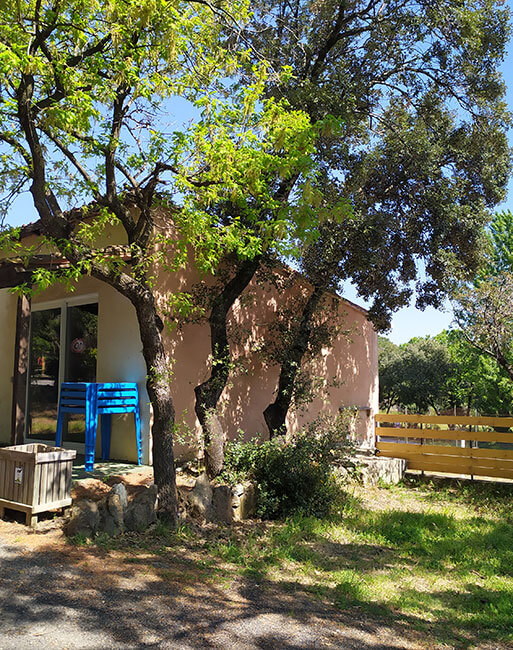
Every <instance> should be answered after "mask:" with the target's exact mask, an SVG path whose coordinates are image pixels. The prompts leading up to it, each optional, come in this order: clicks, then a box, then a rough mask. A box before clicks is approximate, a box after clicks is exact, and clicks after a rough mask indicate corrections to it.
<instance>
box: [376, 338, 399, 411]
mask: <svg viewBox="0 0 513 650" xmlns="http://www.w3.org/2000/svg"><path fill="white" fill-rule="evenodd" d="M378 372H379V406H380V408H381V409H385V410H386V412H387V413H390V409H391V408H392V407H393V406H394V405H395V404H399V396H400V388H401V381H402V348H400V347H399V346H398V345H395V343H392V341H390V339H387V338H386V337H385V336H379V337H378Z"/></svg>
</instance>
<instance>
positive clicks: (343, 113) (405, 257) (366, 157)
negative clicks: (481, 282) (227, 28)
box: [247, 0, 510, 328]
mask: <svg viewBox="0 0 513 650" xmlns="http://www.w3.org/2000/svg"><path fill="white" fill-rule="evenodd" d="M247 33H248V38H251V39H252V43H253V44H254V48H255V50H257V51H259V52H260V53H262V54H263V55H264V56H265V57H266V59H267V60H269V61H270V62H271V64H272V65H273V66H275V67H279V65H280V64H281V62H283V61H287V62H288V63H290V66H291V68H292V74H291V75H290V76H289V77H288V78H287V79H286V80H279V79H276V78H274V77H273V78H270V79H269V82H268V83H267V86H266V88H267V93H268V94H269V95H270V96H273V97H286V98H287V99H288V100H289V101H290V102H291V105H292V106H293V107H295V108H300V109H302V110H305V111H306V112H307V113H308V114H309V115H310V117H311V119H312V120H313V121H315V120H318V119H321V118H323V117H324V116H326V115H333V116H335V117H337V118H340V119H341V121H342V129H341V131H340V132H339V133H338V134H336V136H334V137H325V138H324V139H323V146H322V147H321V148H320V151H319V154H318V155H319V158H320V161H321V174H320V176H319V178H318V179H317V181H318V184H319V186H320V187H322V192H323V195H324V196H328V195H336V196H339V197H344V198H346V199H349V200H350V201H351V204H352V208H353V210H352V211H351V212H348V213H346V214H345V215H342V217H341V218H342V223H343V232H344V235H345V236H344V237H343V238H342V239H341V240H340V245H339V260H340V262H339V269H338V274H339V280H340V282H344V281H348V280H351V281H352V282H353V283H354V284H355V285H356V287H357V289H358V291H359V293H360V295H361V296H362V297H364V298H366V299H373V305H372V307H371V317H372V318H373V320H374V321H375V322H376V324H377V325H378V326H379V327H384V328H386V327H387V325H388V323H389V318H390V314H391V312H392V311H394V310H396V309H397V308H399V307H401V306H402V305H404V304H407V302H408V301H409V299H410V296H411V294H412V292H413V290H414V289H416V291H417V304H418V305H419V306H420V307H422V306H425V305H428V304H431V305H434V306H439V305H440V304H441V301H442V300H443V297H444V295H447V292H448V290H449V288H450V280H451V278H452V276H453V274H454V273H455V272H456V271H457V272H462V271H465V270H466V271H468V270H469V269H470V270H471V271H475V270H476V269H477V268H478V266H479V249H480V247H481V244H482V241H483V226H484V225H485V224H486V223H487V221H488V220H489V218H490V208H492V207H493V206H494V205H496V204H497V203H498V202H500V201H501V200H502V198H503V197H504V190H505V186H506V183H507V179H508V174H509V170H510V153H509V150H508V145H507V140H506V128H507V126H508V124H509V119H510V118H509V115H508V113H507V111H506V107H505V103H504V83H503V81H502V78H501V74H500V71H499V66H500V64H501V62H502V60H503V57H504V52H505V46H506V43H507V41H508V37H509V33H510V25H509V11H508V9H507V8H506V7H505V6H504V4H503V3H502V2H499V1H497V2H495V1H494V2H484V1H481V0H477V1H476V2H472V3H470V4H469V3H466V4H465V5H462V4H461V3H460V2H459V1H456V0H450V1H449V2H446V1H445V0H435V1H434V2H420V3H419V2H416V1H414V0H411V1H410V0H406V1H404V0H400V1H399V0H398V1H394V2H389V3H386V4H383V3H381V2H377V1H376V2H375V1H373V0H371V1H370V2H367V1H362V0H351V1H350V2H338V1H335V0H330V1H328V2H323V3H314V4H312V3H308V2H305V1H304V0H294V1H293V2H288V1H287V2H285V1H283V0H259V1H258V2H257V3H256V4H255V5H254V13H253V17H252V19H251V21H250V22H249V25H248V29H247ZM419 262H421V264H422V266H423V267H424V269H425V276H424V275H423V274H419V273H418V266H419Z"/></svg>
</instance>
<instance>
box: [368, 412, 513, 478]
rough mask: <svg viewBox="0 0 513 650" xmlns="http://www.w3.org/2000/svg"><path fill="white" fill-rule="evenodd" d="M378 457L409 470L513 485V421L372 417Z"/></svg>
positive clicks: (423, 416) (437, 416) (380, 415)
mask: <svg viewBox="0 0 513 650" xmlns="http://www.w3.org/2000/svg"><path fill="white" fill-rule="evenodd" d="M375 422H376V448H377V450H378V453H379V455H380V456H390V457H392V458H405V459H406V460H407V462H408V469H415V470H422V471H426V472H440V473H447V474H465V475H469V476H490V477H494V478H507V479H513V417H480V416H479V417H472V416H461V417H460V416H455V415H413V414H411V415H400V414H391V413H379V414H377V415H376V416H375Z"/></svg>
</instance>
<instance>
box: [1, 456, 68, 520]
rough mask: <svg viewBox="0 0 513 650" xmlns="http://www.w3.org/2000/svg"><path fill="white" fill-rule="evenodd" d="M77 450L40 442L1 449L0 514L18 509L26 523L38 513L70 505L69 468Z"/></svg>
mask: <svg viewBox="0 0 513 650" xmlns="http://www.w3.org/2000/svg"><path fill="white" fill-rule="evenodd" d="M76 455H77V452H76V451H73V450H70V449H62V448H60V447H48V446H47V445H42V444H32V445H16V446H14V447H4V448H3V449H0V517H2V516H3V514H4V508H12V509H14V510H21V512H24V513H25V515H26V524H27V526H34V525H35V524H36V523H37V514H38V513H39V512H47V511H48V510H54V509H56V508H66V507H67V506H70V505H71V468H72V466H73V459H74V458H75V456H76Z"/></svg>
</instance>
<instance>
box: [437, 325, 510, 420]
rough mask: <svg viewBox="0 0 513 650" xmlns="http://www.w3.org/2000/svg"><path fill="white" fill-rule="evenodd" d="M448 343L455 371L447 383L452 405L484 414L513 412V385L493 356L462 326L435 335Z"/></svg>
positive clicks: (453, 370) (445, 343)
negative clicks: (468, 336) (473, 339)
mask: <svg viewBox="0 0 513 650" xmlns="http://www.w3.org/2000/svg"><path fill="white" fill-rule="evenodd" d="M435 338H436V339H437V340H438V341H440V342H441V343H443V344H444V345H446V346H447V348H448V350H449V356H450V359H451V363H452V374H451V376H450V377H449V381H448V383H447V390H448V395H449V401H450V403H451V406H457V407H461V408H464V409H465V410H466V411H467V413H468V414H470V412H471V409H476V410H477V411H478V412H479V413H483V414H501V413H513V384H512V383H511V381H510V380H509V377H508V375H507V374H506V372H505V371H504V370H503V369H502V368H501V367H500V366H499V364H498V363H497V362H496V360H495V359H493V358H492V357H491V356H489V355H486V354H483V353H482V352H480V351H479V350H478V349H477V348H476V347H475V346H473V345H471V344H470V343H469V342H468V341H467V339H466V338H465V335H464V333H463V332H462V331H461V330H458V329H452V330H449V331H444V332H441V333H440V334H438V335H437V336H436V337H435Z"/></svg>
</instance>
